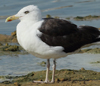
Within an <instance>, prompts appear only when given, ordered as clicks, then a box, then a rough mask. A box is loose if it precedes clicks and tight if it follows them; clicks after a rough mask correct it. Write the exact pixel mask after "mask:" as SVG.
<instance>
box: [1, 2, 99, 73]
mask: <svg viewBox="0 0 100 86" xmlns="http://www.w3.org/2000/svg"><path fill="white" fill-rule="evenodd" d="M30 4H34V5H38V7H39V8H40V9H41V11H42V15H43V17H45V16H46V15H47V14H50V15H52V16H59V17H61V18H66V17H70V16H73V17H74V16H87V15H100V0H49V1H47V0H29V1H28V0H3V1H1V0H0V16H9V15H14V14H16V13H17V12H18V11H19V10H20V9H21V8H22V7H24V6H26V5H30ZM60 7H61V8H60ZM71 21H72V22H73V23H75V24H77V25H78V26H79V25H92V26H95V27H99V28H100V20H92V21H74V20H71ZM18 22H19V21H18V20H16V21H13V22H9V23H5V19H0V34H7V35H10V34H11V32H13V31H15V29H16V25H17V23H18ZM0 59H1V60H0V75H8V74H11V75H23V74H27V73H28V72H31V71H39V70H45V67H41V66H39V65H37V62H41V61H46V60H44V59H40V58H36V57H34V56H32V55H18V56H17V57H16V56H1V57H0ZM99 60H100V54H73V55H69V56H67V57H66V58H61V59H58V60H57V69H62V68H68V69H80V68H81V67H84V68H85V69H89V70H95V71H100V64H90V62H93V61H99ZM58 63H59V64H58ZM51 64H52V62H51Z"/></svg>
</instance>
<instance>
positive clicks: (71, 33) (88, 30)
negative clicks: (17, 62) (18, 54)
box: [6, 5, 100, 83]
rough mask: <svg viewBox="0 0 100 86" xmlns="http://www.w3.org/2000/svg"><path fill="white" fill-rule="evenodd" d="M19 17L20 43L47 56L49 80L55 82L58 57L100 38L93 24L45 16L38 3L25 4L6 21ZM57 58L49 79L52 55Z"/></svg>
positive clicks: (17, 28)
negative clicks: (86, 24)
mask: <svg viewBox="0 0 100 86" xmlns="http://www.w3.org/2000/svg"><path fill="white" fill-rule="evenodd" d="M16 19H19V20H20V22H19V23H18V25H17V27H16V33H17V40H18V42H19V44H20V45H21V46H22V47H23V48H24V49H25V50H26V51H27V52H29V53H30V54H32V55H34V56H35V57H39V58H42V59H47V69H46V78H45V81H34V82H40V83H54V82H55V70H56V59H58V58H61V57H66V56H67V55H70V54H73V53H77V52H78V51H79V50H80V49H81V48H82V47H87V46H90V44H91V43H94V42H98V41H100V38H99V35H100V32H99V30H98V29H97V28H96V27H93V26H79V27H78V26H77V25H75V24H73V23H71V22H70V21H67V20H64V19H55V18H42V15H41V11H40V9H39V8H38V7H37V6H35V5H28V6H26V7H23V8H22V9H21V10H20V11H19V12H18V13H17V14H15V15H13V16H10V17H8V18H7V19H6V22H10V21H13V20H16ZM51 58H52V59H53V70H52V80H51V82H50V81H49V79H48V75H49V70H50V59H51Z"/></svg>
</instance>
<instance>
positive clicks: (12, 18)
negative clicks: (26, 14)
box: [5, 15, 19, 22]
mask: <svg viewBox="0 0 100 86" xmlns="http://www.w3.org/2000/svg"><path fill="white" fill-rule="evenodd" d="M16 19H19V17H17V16H15V15H13V16H9V17H8V18H7V19H6V21H5V22H10V21H13V20H16Z"/></svg>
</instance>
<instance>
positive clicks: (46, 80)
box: [33, 59, 50, 83]
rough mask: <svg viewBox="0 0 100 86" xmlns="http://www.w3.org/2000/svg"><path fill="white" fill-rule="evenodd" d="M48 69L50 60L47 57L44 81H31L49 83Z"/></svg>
mask: <svg viewBox="0 0 100 86" xmlns="http://www.w3.org/2000/svg"><path fill="white" fill-rule="evenodd" d="M49 70H50V60H49V59H47V70H46V78H45V81H33V82H36V83H49V80H48V75H49Z"/></svg>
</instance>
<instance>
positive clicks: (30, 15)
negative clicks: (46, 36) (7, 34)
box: [6, 5, 41, 22]
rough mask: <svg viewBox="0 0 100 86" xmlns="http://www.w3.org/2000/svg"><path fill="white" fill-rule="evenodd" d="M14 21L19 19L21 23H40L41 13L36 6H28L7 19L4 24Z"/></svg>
mask: <svg viewBox="0 0 100 86" xmlns="http://www.w3.org/2000/svg"><path fill="white" fill-rule="evenodd" d="M16 19H20V20H21V21H35V22H36V21H40V20H41V11H40V10H39V8H38V7H37V6H34V5H29V6H26V7H24V8H22V9H21V10H20V11H19V12H18V13H17V14H16V15H14V16H10V17H8V18H7V19H6V22H9V21H12V20H16Z"/></svg>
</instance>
